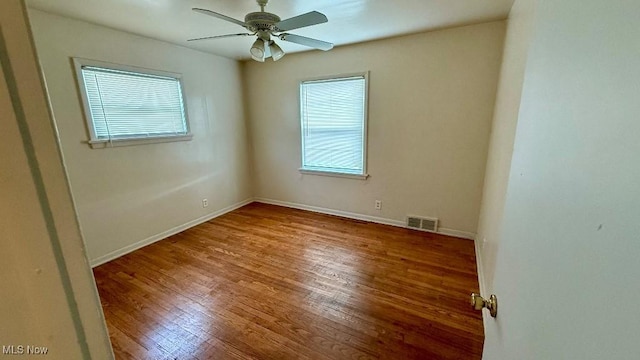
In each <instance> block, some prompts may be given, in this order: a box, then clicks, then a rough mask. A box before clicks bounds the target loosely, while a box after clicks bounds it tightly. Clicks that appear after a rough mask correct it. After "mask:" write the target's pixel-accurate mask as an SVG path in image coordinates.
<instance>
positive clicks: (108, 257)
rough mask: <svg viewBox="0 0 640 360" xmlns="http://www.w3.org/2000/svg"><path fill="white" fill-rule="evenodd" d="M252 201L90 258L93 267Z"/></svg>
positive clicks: (250, 201)
mask: <svg viewBox="0 0 640 360" xmlns="http://www.w3.org/2000/svg"><path fill="white" fill-rule="evenodd" d="M252 202H253V199H252V198H249V199H246V200H244V201H241V202H239V203H236V204H233V205H231V206H227V207H225V208H223V209H220V210H218V211H214V212H212V213H210V214H207V215H205V216H202V217H200V218H197V219H195V220H192V221H189V222H187V223H185V224H182V225H178V226H176V227H174V228H171V229H169V230H167V231H163V232H161V233H159V234H156V235H153V236H150V237H148V238H146V239H144V240H140V241H138V242H136V243H133V244H131V245H128V246H125V247H123V248H121V249H118V250H115V251H112V252H110V253H108V254H106V255H103V256H100V257H98V258H96V259H93V260H90V264H91V267H92V268H94V267H96V266H99V265H102V264H104V263H107V262H109V261H111V260H114V259H116V258H119V257H120V256H123V255H126V254H128V253H130V252H133V251H136V250H138V249H140V248H142V247H145V246H147V245H150V244H153V243H155V242H157V241H160V240H162V239H166V238H168V237H169V236H171V235H175V234H177V233H179V232H182V231H185V230H187V229H189V228H192V227H194V226H196V225H200V224H202V223H204V222H207V221H209V220H211V219H214V218H216V217H218V216H220V215H224V214H226V213H228V212H230V211H233V210H236V209H238V208H241V207H243V206H245V205H247V204H250V203H252Z"/></svg>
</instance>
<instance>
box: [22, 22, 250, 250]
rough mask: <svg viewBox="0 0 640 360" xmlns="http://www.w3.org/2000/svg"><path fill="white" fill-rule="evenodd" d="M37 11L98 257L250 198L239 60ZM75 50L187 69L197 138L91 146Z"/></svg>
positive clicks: (67, 151) (41, 47) (41, 46)
mask: <svg viewBox="0 0 640 360" xmlns="http://www.w3.org/2000/svg"><path fill="white" fill-rule="evenodd" d="M30 17H31V20H32V23H33V30H34V36H35V40H36V45H37V49H38V53H39V56H40V59H41V62H42V67H43V70H44V74H45V77H46V81H47V85H48V90H49V95H50V97H51V103H52V107H53V112H54V116H55V119H56V123H57V125H58V129H59V132H60V140H61V142H62V150H63V155H64V157H65V159H66V162H67V165H68V172H69V177H70V182H71V187H72V190H73V194H74V198H75V202H76V205H77V210H78V215H79V218H80V224H81V226H82V230H83V235H84V239H85V241H86V243H87V249H88V251H89V256H90V259H91V260H92V261H93V262H94V263H96V262H102V261H105V260H109V259H111V258H112V257H114V256H117V255H119V254H121V253H122V251H123V249H124V250H126V249H131V248H132V246H136V244H137V245H141V244H144V243H146V242H148V241H150V240H155V239H159V238H161V237H163V236H166V235H167V234H169V233H170V232H171V231H172V230H176V229H179V228H180V226H182V225H184V224H187V223H191V224H192V222H193V221H194V220H197V219H203V218H207V217H210V216H211V215H212V214H215V213H216V212H217V211H219V210H221V209H224V208H226V207H229V206H233V205H234V204H237V203H239V202H241V201H243V200H246V199H248V198H251V196H252V192H251V183H250V181H251V180H250V173H249V161H248V152H249V150H248V145H247V130H246V127H245V119H244V111H243V103H242V82H241V69H240V64H238V63H237V62H236V61H234V60H230V59H225V58H221V57H218V56H213V55H210V54H205V53H202V52H198V51H194V50H190V49H187V48H184V47H180V46H176V45H172V44H168V43H164V42H160V41H157V40H152V39H148V38H144V37H140V36H135V35H131V34H128V33H124V32H120V31H116V30H112V29H108V28H105V27H101V26H98V25H93V24H89V23H85V22H81V21H77V20H72V19H69V18H65V17H60V16H57V15H51V14H48V13H45V12H41V11H37V10H30ZM71 57H83V58H89V59H96V60H102V61H107V62H113V63H120V64H126V65H133V66H139V67H146V68H151V69H158V70H164V71H171V72H176V73H181V74H182V75H183V81H184V90H185V95H186V102H187V108H188V112H189V121H190V125H191V130H192V132H193V134H194V138H193V140H192V141H188V142H171V143H161V144H147V145H138V146H129V147H118V148H110V149H91V148H90V147H89V146H88V145H87V144H85V143H84V142H85V141H86V140H87V139H88V135H87V129H86V125H85V120H84V115H83V110H82V107H81V103H80V101H79V94H78V89H77V86H76V82H75V78H74V72H73V68H72V65H71ZM203 198H207V199H208V200H209V207H208V208H206V209H205V208H203V207H202V202H201V201H202V199H203Z"/></svg>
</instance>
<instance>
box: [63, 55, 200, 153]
mask: <svg viewBox="0 0 640 360" xmlns="http://www.w3.org/2000/svg"><path fill="white" fill-rule="evenodd" d="M74 62H75V66H76V71H77V76H78V82H79V86H80V93H81V95H82V100H83V103H84V110H85V116H86V119H87V126H88V128H89V134H90V140H89V144H91V146H92V147H96V146H101V147H104V146H107V145H131V144H136V143H142V142H158V141H175V140H189V139H191V135H190V134H189V126H188V122H187V115H186V110H185V103H184V98H183V95H182V86H181V83H180V75H178V74H173V73H166V72H160V71H154V70H147V69H140V68H133V67H126V66H121V65H114V64H107V63H102V62H97V61H91V60H83V59H77V58H76V59H74Z"/></svg>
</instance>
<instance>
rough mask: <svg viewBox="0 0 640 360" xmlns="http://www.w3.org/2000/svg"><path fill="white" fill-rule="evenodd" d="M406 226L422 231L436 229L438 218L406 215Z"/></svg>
mask: <svg viewBox="0 0 640 360" xmlns="http://www.w3.org/2000/svg"><path fill="white" fill-rule="evenodd" d="M407 227H409V228H412V229H417V230H423V231H432V232H436V231H438V219H435V218H424V217H417V216H408V217H407Z"/></svg>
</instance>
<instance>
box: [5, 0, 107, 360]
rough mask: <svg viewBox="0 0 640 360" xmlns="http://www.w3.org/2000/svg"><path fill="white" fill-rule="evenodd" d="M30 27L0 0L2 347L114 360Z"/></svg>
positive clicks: (9, 2) (12, 5) (17, 7)
mask: <svg viewBox="0 0 640 360" xmlns="http://www.w3.org/2000/svg"><path fill="white" fill-rule="evenodd" d="M26 20H27V17H26V11H25V12H23V8H22V2H21V1H18V0H3V1H1V2H0V29H2V31H1V33H0V120H1V121H0V137H1V140H0V199H2V201H0V254H2V259H1V260H0V274H1V275H0V288H1V289H2V290H1V293H0V294H1V295H0V319H1V320H0V345H2V346H6V347H9V346H12V345H13V346H14V348H13V350H14V351H16V352H18V351H19V348H18V346H27V345H31V346H37V347H46V348H47V350H48V352H47V355H46V356H28V355H23V356H16V357H18V358H22V357H25V358H36V357H41V358H48V359H81V358H86V359H88V358H93V359H112V358H113V354H112V352H111V347H110V345H109V338H108V335H107V331H106V327H105V324H104V320H103V317H102V312H101V308H100V304H99V301H98V294H97V291H96V288H95V283H94V282H93V277H92V275H91V270H90V268H89V264H88V262H87V258H86V255H85V253H84V248H83V243H82V239H81V237H80V231H79V228H78V223H77V221H76V217H75V213H74V209H73V203H72V201H71V195H70V192H69V188H68V186H67V181H66V178H65V173H64V169H63V163H62V160H61V158H60V153H59V147H58V144H57V142H56V136H55V129H54V127H53V122H52V119H51V117H50V115H49V113H48V108H47V100H46V94H45V91H44V88H43V86H42V82H41V78H40V76H39V69H38V62H37V59H36V58H35V57H34V54H35V52H34V49H33V44H32V43H31V39H30V37H29V27H28V24H27V22H26ZM23 351H26V349H25V348H23ZM5 356H6V357H11V356H10V355H7V354H3V355H0V357H2V358H5Z"/></svg>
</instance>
